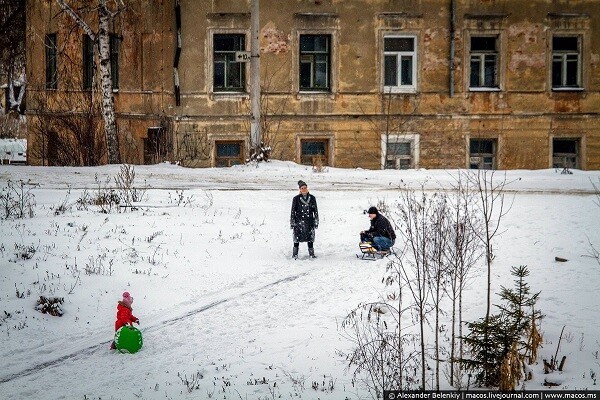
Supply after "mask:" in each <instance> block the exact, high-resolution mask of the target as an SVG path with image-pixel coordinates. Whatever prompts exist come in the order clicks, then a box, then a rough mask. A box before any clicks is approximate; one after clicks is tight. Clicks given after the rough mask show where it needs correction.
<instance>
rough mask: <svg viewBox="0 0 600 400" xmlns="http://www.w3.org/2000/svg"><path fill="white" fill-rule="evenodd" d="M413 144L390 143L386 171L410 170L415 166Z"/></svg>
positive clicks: (407, 142)
mask: <svg viewBox="0 0 600 400" xmlns="http://www.w3.org/2000/svg"><path fill="white" fill-rule="evenodd" d="M411 147H412V145H411V142H409V141H406V142H388V143H387V146H386V156H385V164H384V168H385V169H409V168H412V166H413V157H412V149H411Z"/></svg>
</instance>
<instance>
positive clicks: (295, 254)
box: [292, 246, 298, 260]
mask: <svg viewBox="0 0 600 400" xmlns="http://www.w3.org/2000/svg"><path fill="white" fill-rule="evenodd" d="M292 258H293V259H294V260H297V259H298V247H296V246H294V252H293V253H292Z"/></svg>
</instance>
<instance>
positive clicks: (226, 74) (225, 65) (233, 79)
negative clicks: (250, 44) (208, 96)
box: [213, 34, 246, 92]
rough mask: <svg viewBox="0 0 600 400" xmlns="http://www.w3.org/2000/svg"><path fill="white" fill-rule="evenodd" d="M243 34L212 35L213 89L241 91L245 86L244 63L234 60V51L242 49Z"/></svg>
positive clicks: (244, 42) (244, 46)
mask: <svg viewBox="0 0 600 400" xmlns="http://www.w3.org/2000/svg"><path fill="white" fill-rule="evenodd" d="M245 48H246V37H245V36H244V35H231V34H228V35H214V36H213V90H214V91H215V92H227V91H229V92H241V91H244V89H245V87H246V68H245V63H242V62H237V61H236V60H235V52H236V51H244V49H245Z"/></svg>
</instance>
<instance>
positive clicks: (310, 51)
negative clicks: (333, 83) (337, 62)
mask: <svg viewBox="0 0 600 400" xmlns="http://www.w3.org/2000/svg"><path fill="white" fill-rule="evenodd" d="M330 63H331V36H330V35H300V90H306V91H310V90H314V91H329V90H330V82H329V81H330V69H331V68H330Z"/></svg>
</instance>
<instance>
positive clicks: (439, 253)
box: [427, 193, 450, 390]
mask: <svg viewBox="0 0 600 400" xmlns="http://www.w3.org/2000/svg"><path fill="white" fill-rule="evenodd" d="M430 202H431V210H430V211H431V212H430V214H429V221H428V223H427V225H428V227H427V230H428V232H429V233H428V237H429V239H428V241H427V253H428V254H429V257H430V263H429V269H428V270H427V275H428V276H427V280H428V283H427V286H428V290H429V291H430V293H431V299H432V300H431V302H432V306H433V310H434V314H435V316H434V318H435V321H434V360H435V386H434V389H435V390H440V362H441V357H440V314H441V313H442V308H441V306H442V299H443V297H444V294H445V292H446V290H445V289H446V286H447V283H448V282H447V281H448V274H449V268H448V265H447V263H446V260H447V259H446V253H447V247H448V239H449V237H448V231H449V226H448V225H449V218H448V214H449V213H450V210H449V209H448V196H447V195H446V194H445V193H434V194H433V195H432V196H431V198H430Z"/></svg>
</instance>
